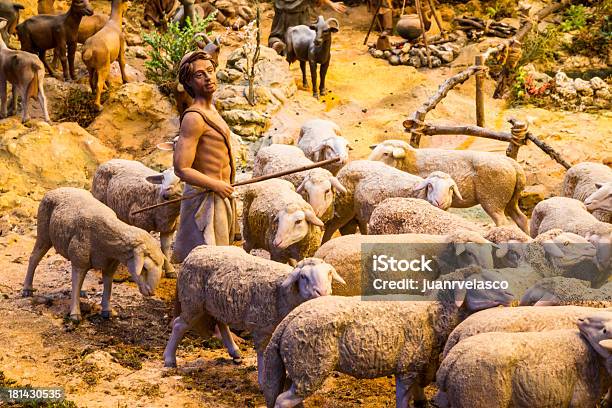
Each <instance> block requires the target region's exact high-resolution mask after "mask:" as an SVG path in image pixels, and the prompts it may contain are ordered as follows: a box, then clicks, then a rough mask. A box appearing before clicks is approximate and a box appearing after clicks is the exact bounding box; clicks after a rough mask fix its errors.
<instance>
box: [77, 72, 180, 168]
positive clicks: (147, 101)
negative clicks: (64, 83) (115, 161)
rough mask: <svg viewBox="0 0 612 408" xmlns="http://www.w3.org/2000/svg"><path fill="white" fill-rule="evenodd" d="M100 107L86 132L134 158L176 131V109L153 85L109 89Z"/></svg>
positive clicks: (138, 84)
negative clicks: (108, 93) (101, 107)
mask: <svg viewBox="0 0 612 408" xmlns="http://www.w3.org/2000/svg"><path fill="white" fill-rule="evenodd" d="M103 107H104V109H103V111H102V112H101V113H100V114H99V115H98V117H97V118H96V119H95V120H94V121H93V122H92V123H91V125H89V127H88V128H87V130H88V131H89V132H91V133H92V134H93V135H95V136H96V137H98V138H99V139H100V140H102V141H103V142H104V143H106V144H107V145H111V146H114V147H115V148H116V149H117V150H118V151H120V152H127V153H131V154H132V155H134V156H135V157H136V158H140V157H142V156H143V154H145V153H148V152H150V151H151V149H152V148H154V147H155V145H156V144H157V143H161V142H164V141H166V140H168V139H170V138H171V137H172V135H175V134H176V133H177V131H178V112H177V111H176V108H175V107H174V105H173V104H172V103H170V100H169V99H168V98H167V97H165V96H164V95H162V94H161V92H160V91H159V89H158V88H157V86H155V85H152V84H148V83H144V82H140V83H136V82H130V83H127V84H125V85H122V86H121V87H120V88H118V89H111V92H110V96H109V98H108V100H107V101H106V102H105V103H104V105H103ZM153 164H154V163H149V165H153ZM160 165H163V166H165V165H167V164H161V163H160Z"/></svg>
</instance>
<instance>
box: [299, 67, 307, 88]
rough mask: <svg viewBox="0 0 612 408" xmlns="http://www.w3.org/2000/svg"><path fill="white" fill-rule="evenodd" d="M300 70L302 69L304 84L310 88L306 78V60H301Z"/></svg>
mask: <svg viewBox="0 0 612 408" xmlns="http://www.w3.org/2000/svg"><path fill="white" fill-rule="evenodd" d="M300 70H302V86H303V87H304V88H306V89H308V81H307V80H306V61H300Z"/></svg>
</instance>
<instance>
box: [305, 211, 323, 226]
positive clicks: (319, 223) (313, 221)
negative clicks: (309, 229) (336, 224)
mask: <svg viewBox="0 0 612 408" xmlns="http://www.w3.org/2000/svg"><path fill="white" fill-rule="evenodd" d="M304 214H305V215H306V221H308V222H309V223H311V224H313V225H316V226H318V227H321V228H323V227H324V226H325V224H323V221H321V220H320V219H319V218H318V217H317V216H316V215H315V213H314V211H312V210H304Z"/></svg>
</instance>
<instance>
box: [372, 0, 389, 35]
mask: <svg viewBox="0 0 612 408" xmlns="http://www.w3.org/2000/svg"><path fill="white" fill-rule="evenodd" d="M379 2H382V4H381V6H380V10H378V15H377V16H376V18H377V19H378V22H379V24H380V27H382V29H381V35H392V34H393V0H368V11H369V12H371V13H376V9H377V8H378V3H379Z"/></svg>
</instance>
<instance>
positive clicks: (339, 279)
mask: <svg viewBox="0 0 612 408" xmlns="http://www.w3.org/2000/svg"><path fill="white" fill-rule="evenodd" d="M331 273H332V279H333V280H335V281H336V282H338V283H341V284H343V285H346V282H345V281H344V279H342V276H340V274H339V273H338V272H337V271H336V268H333V267H332V268H331Z"/></svg>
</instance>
